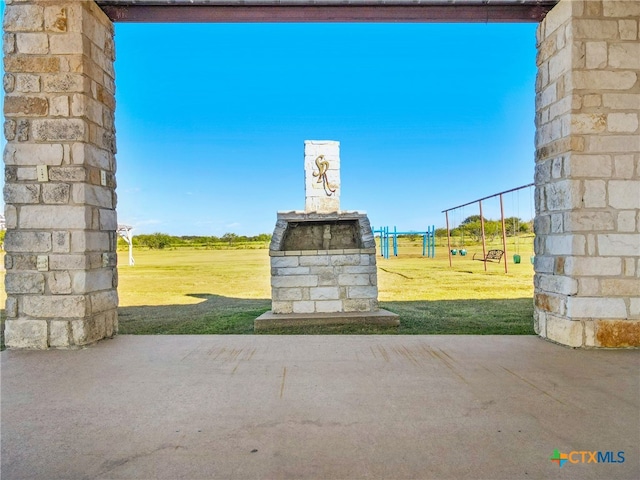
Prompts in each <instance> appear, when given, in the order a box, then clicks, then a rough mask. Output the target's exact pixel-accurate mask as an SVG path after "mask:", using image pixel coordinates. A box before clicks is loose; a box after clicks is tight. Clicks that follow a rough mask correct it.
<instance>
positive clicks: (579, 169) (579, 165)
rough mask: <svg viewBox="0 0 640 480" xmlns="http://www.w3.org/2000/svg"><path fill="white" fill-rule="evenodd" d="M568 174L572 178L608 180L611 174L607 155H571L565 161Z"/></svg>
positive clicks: (610, 163)
mask: <svg viewBox="0 0 640 480" xmlns="http://www.w3.org/2000/svg"><path fill="white" fill-rule="evenodd" d="M567 164H568V167H569V168H568V173H569V174H570V175H571V176H572V177H596V178H608V177H610V176H611V173H612V168H611V165H612V162H611V157H610V156H609V155H579V154H573V155H571V157H570V158H569V159H568V160H567Z"/></svg>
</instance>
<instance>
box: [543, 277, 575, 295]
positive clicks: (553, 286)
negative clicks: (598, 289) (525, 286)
mask: <svg viewBox="0 0 640 480" xmlns="http://www.w3.org/2000/svg"><path fill="white" fill-rule="evenodd" d="M536 284H537V286H538V288H539V290H542V291H544V292H549V293H555V294H560V295H576V294H577V293H578V281H577V280H576V279H574V278H571V277H566V276H563V275H537V276H536Z"/></svg>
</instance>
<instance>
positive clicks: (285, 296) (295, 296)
mask: <svg viewBox="0 0 640 480" xmlns="http://www.w3.org/2000/svg"><path fill="white" fill-rule="evenodd" d="M271 298H272V299H273V300H276V301H287V300H302V289H301V288H273V289H271Z"/></svg>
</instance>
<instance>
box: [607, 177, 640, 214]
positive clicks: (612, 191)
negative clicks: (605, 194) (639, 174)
mask: <svg viewBox="0 0 640 480" xmlns="http://www.w3.org/2000/svg"><path fill="white" fill-rule="evenodd" d="M639 192H640V181H633V180H611V181H609V205H610V206H611V207H613V208H616V209H618V210H627V209H638V208H640V193H639Z"/></svg>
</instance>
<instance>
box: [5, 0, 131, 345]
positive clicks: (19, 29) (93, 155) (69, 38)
mask: <svg viewBox="0 0 640 480" xmlns="http://www.w3.org/2000/svg"><path fill="white" fill-rule="evenodd" d="M6 3H7V5H6V10H5V16H4V65H5V71H6V74H5V77H4V89H5V93H6V95H5V105H4V114H5V124H4V134H5V137H6V139H7V141H8V144H7V146H6V148H5V151H4V162H5V176H6V186H5V191H4V199H5V203H6V207H5V216H6V223H7V234H6V239H5V249H6V255H5V266H6V281H5V286H6V291H7V302H6V313H7V321H6V327H5V341H6V344H7V346H8V347H9V348H38V349H45V348H49V347H59V348H65V347H66V348H68V347H74V346H81V345H86V344H89V343H92V342H95V341H97V340H100V339H102V338H105V337H110V336H112V335H114V334H115V333H116V331H117V311H116V308H117V305H118V295H117V290H116V287H117V271H116V253H115V248H116V238H117V237H116V233H115V231H116V227H117V221H116V211H115V206H116V196H115V177H114V175H115V169H116V165H115V130H114V109H115V98H114V92H115V84H114V67H113V62H114V58H115V56H114V42H113V33H114V32H113V25H112V24H111V22H110V21H109V19H108V18H107V17H106V16H105V15H104V13H103V12H102V10H100V8H98V7H97V5H96V4H95V3H94V2H93V1H66V2H65V1H57V0H47V1H29V0H27V1H17V0H13V1H12V0H7V2H6ZM39 169H40V172H41V173H46V177H48V178H42V177H39V176H38V170H39Z"/></svg>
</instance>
